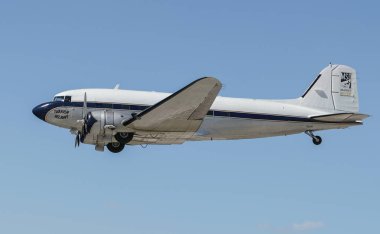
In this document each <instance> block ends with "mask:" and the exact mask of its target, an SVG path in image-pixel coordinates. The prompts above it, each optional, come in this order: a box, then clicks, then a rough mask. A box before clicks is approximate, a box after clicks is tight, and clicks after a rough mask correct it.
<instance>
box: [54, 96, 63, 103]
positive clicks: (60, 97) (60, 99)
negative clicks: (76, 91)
mask: <svg viewBox="0 0 380 234" xmlns="http://www.w3.org/2000/svg"><path fill="white" fill-rule="evenodd" d="M64 99H65V98H64V96H55V97H54V101H55V102H63V100H64Z"/></svg>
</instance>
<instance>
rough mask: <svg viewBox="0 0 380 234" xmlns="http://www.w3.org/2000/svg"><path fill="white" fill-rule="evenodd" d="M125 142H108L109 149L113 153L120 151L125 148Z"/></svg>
mask: <svg viewBox="0 0 380 234" xmlns="http://www.w3.org/2000/svg"><path fill="white" fill-rule="evenodd" d="M124 146H125V145H124V144H121V143H120V142H111V143H108V144H107V149H108V150H109V151H110V152H112V153H120V152H121V151H123V149H124Z"/></svg>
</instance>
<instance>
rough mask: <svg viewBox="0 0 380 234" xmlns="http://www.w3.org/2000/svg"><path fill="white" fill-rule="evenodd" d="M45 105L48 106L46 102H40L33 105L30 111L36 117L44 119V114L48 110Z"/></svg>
mask: <svg viewBox="0 0 380 234" xmlns="http://www.w3.org/2000/svg"><path fill="white" fill-rule="evenodd" d="M47 106H48V104H46V103H45V104H40V105H38V106H36V107H34V108H33V110H32V112H33V114H34V115H35V116H36V117H37V118H39V119H40V120H43V121H45V116H46V113H47V112H48V110H47V108H46V107H47Z"/></svg>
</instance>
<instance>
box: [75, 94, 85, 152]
mask: <svg viewBox="0 0 380 234" xmlns="http://www.w3.org/2000/svg"><path fill="white" fill-rule="evenodd" d="M78 123H81V124H82V129H81V130H78V131H77V132H76V137H75V148H76V147H79V145H80V142H81V139H82V140H84V138H85V137H86V135H87V123H88V114H87V93H86V92H85V93H84V97H83V107H82V119H80V120H78Z"/></svg>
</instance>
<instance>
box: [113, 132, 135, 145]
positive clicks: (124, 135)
mask: <svg viewBox="0 0 380 234" xmlns="http://www.w3.org/2000/svg"><path fill="white" fill-rule="evenodd" d="M132 138H133V132H118V133H116V135H115V139H116V140H117V141H118V142H120V143H121V144H127V143H128V142H130V141H131V140H132Z"/></svg>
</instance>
